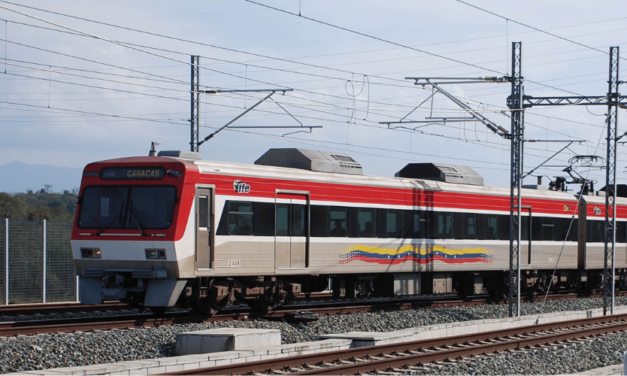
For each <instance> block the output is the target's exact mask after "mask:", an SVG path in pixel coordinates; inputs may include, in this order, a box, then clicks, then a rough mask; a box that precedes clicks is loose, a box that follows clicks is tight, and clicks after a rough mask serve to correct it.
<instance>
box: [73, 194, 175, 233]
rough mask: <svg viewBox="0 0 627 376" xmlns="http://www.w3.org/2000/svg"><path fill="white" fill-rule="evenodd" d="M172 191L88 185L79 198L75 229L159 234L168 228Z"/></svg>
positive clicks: (173, 202)
mask: <svg viewBox="0 0 627 376" xmlns="http://www.w3.org/2000/svg"><path fill="white" fill-rule="evenodd" d="M175 203H176V187H174V186H162V185H160V186H155V185H99V186H96V185H92V186H88V187H86V188H85V190H84V191H83V196H82V198H81V206H80V207H81V209H80V214H79V217H78V227H80V228H91V229H96V228H97V229H99V233H100V232H102V231H104V230H106V229H117V230H121V229H125V230H132V229H139V230H140V231H141V232H142V234H143V232H144V230H162V229H166V228H169V227H170V226H171V225H172V218H173V215H174V204H175Z"/></svg>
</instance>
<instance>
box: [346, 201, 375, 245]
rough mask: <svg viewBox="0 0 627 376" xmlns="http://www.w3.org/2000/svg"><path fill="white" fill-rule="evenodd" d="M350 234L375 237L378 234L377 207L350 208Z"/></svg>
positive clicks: (352, 235)
mask: <svg viewBox="0 0 627 376" xmlns="http://www.w3.org/2000/svg"><path fill="white" fill-rule="evenodd" d="M349 222H350V226H351V228H350V236H351V237H360V238H374V237H376V236H377V209H365V208H351V209H350V221H349Z"/></svg>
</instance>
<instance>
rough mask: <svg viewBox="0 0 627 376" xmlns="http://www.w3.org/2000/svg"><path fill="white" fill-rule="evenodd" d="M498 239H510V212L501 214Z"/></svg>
mask: <svg viewBox="0 0 627 376" xmlns="http://www.w3.org/2000/svg"><path fill="white" fill-rule="evenodd" d="M498 217H499V228H498V230H497V231H498V239H499V240H509V222H510V221H509V214H507V215H499V216H498Z"/></svg>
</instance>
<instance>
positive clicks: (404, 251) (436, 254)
mask: <svg viewBox="0 0 627 376" xmlns="http://www.w3.org/2000/svg"><path fill="white" fill-rule="evenodd" d="M492 258H493V255H492V252H491V251H488V250H485V249H482V248H474V249H447V248H445V247H442V246H439V245H434V246H431V247H427V248H426V249H425V248H421V249H418V247H417V246H415V245H405V246H402V247H400V248H398V249H388V248H379V247H372V246H365V245H354V246H351V247H350V248H348V249H346V250H344V251H342V253H340V264H348V263H350V262H353V261H365V262H371V263H377V264H384V265H395V264H401V263H404V262H414V263H418V264H429V263H432V262H434V261H442V262H445V263H447V264H464V263H475V262H483V263H487V264H489V263H492Z"/></svg>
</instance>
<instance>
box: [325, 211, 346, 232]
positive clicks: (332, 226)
mask: <svg viewBox="0 0 627 376" xmlns="http://www.w3.org/2000/svg"><path fill="white" fill-rule="evenodd" d="M347 225H348V210H347V208H338V207H331V208H330V209H329V236H331V237H336V238H340V237H346V236H347V235H348V231H347V228H348V226H347Z"/></svg>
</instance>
